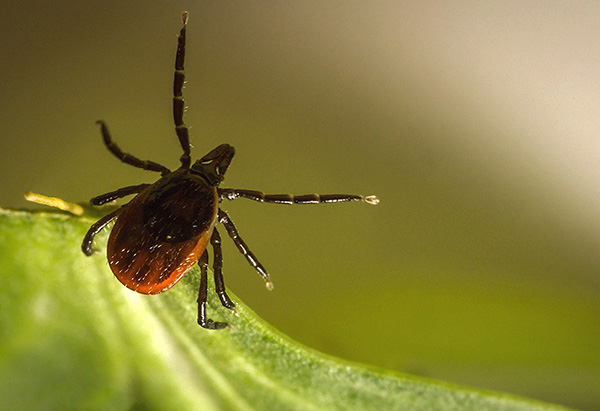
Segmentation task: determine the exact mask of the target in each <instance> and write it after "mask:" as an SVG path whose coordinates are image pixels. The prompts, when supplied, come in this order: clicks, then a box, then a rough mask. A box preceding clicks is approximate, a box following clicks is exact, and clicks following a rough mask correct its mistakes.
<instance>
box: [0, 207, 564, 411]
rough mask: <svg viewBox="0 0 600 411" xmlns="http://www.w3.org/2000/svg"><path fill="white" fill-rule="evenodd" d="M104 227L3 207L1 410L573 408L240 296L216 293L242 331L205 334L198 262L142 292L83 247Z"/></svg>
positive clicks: (224, 313)
mask: <svg viewBox="0 0 600 411" xmlns="http://www.w3.org/2000/svg"><path fill="white" fill-rule="evenodd" d="M92 221H93V220H91V219H89V218H75V217H70V216H67V215H62V214H57V213H40V212H38V213H32V212H23V211H7V210H0V276H1V278H2V283H3V290H2V292H1V293H0V309H1V312H2V316H1V317H0V319H1V320H0V408H2V409H11V410H18V409H24V410H25V409H27V410H29V409H111V410H112V409H132V408H134V409H161V410H170V409H172V410H183V409H185V410H192V409H198V410H212V409H235V410H249V409H277V410H286V409H303V410H311V409H315V410H316V409H319V410H322V409H340V410H350V409H352V410H357V409H374V410H383V409H386V410H387V409H399V410H440V409H441V410H558V409H564V408H562V407H558V406H553V405H547V404H543V403H539V402H535V401H530V400H525V399H520V398H517V397H513V396H509V395H503V394H496V393H490V392H483V391H478V390H474V389H467V388H462V387H456V386H452V385H449V384H445V383H441V382H436V381H432V380H427V379H423V378H417V377H413V376H409V375H404V374H399V373H393V372H387V371H384V370H378V369H374V368H370V367H365V366H360V365H356V364H352V363H348V362H345V361H342V360H339V359H336V358H331V357H328V356H325V355H323V354H320V353H318V352H315V351H312V350H310V349H308V348H306V347H303V346H301V345H299V344H298V343H296V342H294V341H291V340H290V339H288V338H287V337H285V336H284V335H281V334H280V333H278V332H277V331H276V330H274V329H272V328H271V327H270V326H269V325H268V324H266V323H264V322H263V321H262V320H261V319H260V318H258V317H257V316H256V314H255V313H253V312H252V311H251V310H250V309H249V308H247V307H246V306H244V304H243V303H241V302H240V301H239V300H238V299H237V298H236V297H235V296H234V295H233V294H230V296H231V297H232V298H233V300H234V301H235V302H236V304H237V314H238V315H237V316H236V315H234V313H232V312H231V311H229V310H227V309H225V308H223V307H221V306H220V304H219V302H218V299H217V298H216V296H215V295H214V292H212V291H211V292H210V293H209V295H210V297H209V310H210V311H209V314H210V316H211V317H212V318H213V319H215V320H221V321H227V322H229V323H230V324H231V328H230V329H226V330H222V331H207V330H204V329H202V328H201V327H199V326H198V325H197V323H196V313H197V311H196V310H197V308H196V295H197V283H198V272H197V270H193V271H192V272H191V273H190V274H188V275H187V276H186V277H185V278H184V279H183V280H182V281H181V282H180V283H179V284H178V285H177V286H175V287H174V288H173V289H171V290H170V291H169V292H167V293H164V294H160V295H157V296H143V295H139V294H136V293H134V292H131V291H129V290H127V289H126V288H125V287H123V286H121V284H120V283H119V282H118V281H116V280H115V279H114V277H113V276H112V274H111V272H110V269H109V268H108V265H107V263H106V258H105V256H104V255H102V254H98V255H95V256H93V257H85V256H84V255H83V254H82V253H81V250H80V242H81V239H82V237H83V235H84V233H85V232H86V230H87V229H88V227H89V225H90V223H91V222H92ZM99 237H100V238H99V240H98V246H99V247H103V245H104V243H105V241H106V233H103V235H101V236H99ZM317 320H318V319H315V321H317ZM332 326H334V325H332ZM356 332H357V333H360V332H361V330H356ZM374 349H376V347H374Z"/></svg>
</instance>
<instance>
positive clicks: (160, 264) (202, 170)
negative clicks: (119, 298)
mask: <svg viewBox="0 0 600 411" xmlns="http://www.w3.org/2000/svg"><path fill="white" fill-rule="evenodd" d="M182 21H183V27H182V28H181V31H180V32H179V38H178V44H177V53H176V57H175V76H174V81H173V119H174V122H175V132H176V134H177V136H178V138H179V142H180V144H181V147H182V150H183V154H182V155H181V157H180V162H181V166H180V167H179V168H178V169H177V170H175V171H171V170H169V169H168V168H167V167H165V166H162V165H160V164H158V163H155V162H153V161H143V160H140V159H138V158H137V157H134V156H132V155H130V154H127V153H124V152H122V151H121V149H120V148H119V147H118V146H117V145H116V144H115V143H114V142H113V141H112V138H111V135H110V133H109V131H108V128H107V127H106V124H105V123H104V122H103V121H98V123H99V124H100V127H101V133H102V137H103V140H104V144H105V145H106V147H107V148H108V149H109V151H110V152H111V153H113V154H114V155H115V156H116V157H118V158H119V159H120V160H121V161H122V162H124V163H127V164H129V165H132V166H134V167H139V168H143V169H145V170H149V171H156V172H159V173H161V175H162V177H161V178H160V179H159V180H158V181H156V182H155V183H154V184H139V185H136V186H128V187H123V188H120V189H118V190H115V191H112V192H110V193H106V194H103V195H100V196H97V197H94V198H92V199H91V200H90V203H91V204H92V205H102V204H105V203H108V202H111V201H113V200H116V199H118V198H122V197H126V196H129V195H135V197H134V198H133V199H132V200H131V201H130V202H129V203H127V204H125V205H123V206H122V207H120V208H119V209H117V210H115V211H113V212H112V213H110V214H108V215H106V216H105V217H103V218H101V219H100V220H98V221H97V222H96V223H94V224H93V225H92V226H91V227H90V229H89V230H88V232H87V234H86V235H85V237H84V239H83V243H82V245H81V248H82V250H83V252H84V253H85V254H86V255H92V254H93V249H92V246H93V241H94V237H95V236H96V234H98V232H100V230H102V229H103V228H104V227H105V226H106V225H107V224H108V223H110V222H111V221H113V220H115V219H116V222H115V224H114V227H113V229H112V231H111V233H110V236H109V238H108V244H107V258H108V263H109V266H110V268H111V270H112V272H113V273H114V275H115V276H116V277H117V279H118V280H119V281H120V282H121V283H122V284H123V285H125V286H126V287H127V288H129V289H131V290H134V291H137V292H138V293H141V294H159V293H162V292H164V291H166V290H168V289H169V288H171V287H172V286H173V285H175V284H176V283H177V282H178V281H179V280H180V279H181V278H182V277H183V276H184V275H185V273H187V272H188V271H189V270H190V269H191V268H192V267H193V266H194V265H195V264H196V263H197V264H198V265H199V266H200V274H201V276H200V288H199V292H198V323H199V324H200V325H201V326H202V327H204V328H207V329H221V328H224V327H226V326H227V324H226V323H223V322H215V321H212V320H210V319H209V318H208V317H207V314H206V296H207V282H208V279H207V272H208V264H209V261H208V250H207V247H208V245H209V244H210V245H211V246H212V249H213V255H214V259H213V272H214V282H215V290H216V292H217V294H218V296H219V299H220V301H221V304H222V305H223V306H225V307H227V308H229V309H234V308H235V305H234V304H233V302H232V301H231V299H230V298H229V296H228V295H227V293H226V290H225V284H224V281H223V273H222V265H223V257H222V252H221V237H220V235H219V232H218V230H217V227H216V226H217V224H218V223H219V224H222V225H223V226H224V227H225V230H226V231H227V234H228V235H229V237H231V239H232V240H233V242H234V243H235V245H236V246H237V248H238V249H239V250H240V252H241V253H242V254H243V255H244V256H245V257H246V259H247V260H248V262H249V263H250V265H252V267H254V269H255V270H256V271H257V272H258V273H259V275H260V276H261V277H262V278H263V279H264V281H265V283H266V285H267V288H269V289H271V288H272V283H271V281H270V278H269V274H268V273H267V270H266V269H265V268H264V267H263V265H262V264H261V263H260V262H259V261H258V259H257V258H256V257H255V256H254V254H253V253H252V252H251V251H250V250H249V248H248V246H247V245H246V243H245V242H244V240H242V238H241V237H240V235H239V233H238V231H237V228H236V227H235V225H234V224H233V221H232V220H231V218H230V217H229V215H227V213H225V212H224V211H223V210H222V209H220V208H219V204H220V203H221V202H222V201H223V200H235V199H237V198H240V197H242V198H247V199H250V200H254V201H259V202H265V203H275V204H315V203H336V202H343V201H363V202H366V203H369V204H377V203H378V202H379V200H378V199H377V198H376V197H375V196H367V197H363V196H360V195H352V194H325V195H319V194H306V195H300V196H294V195H290V194H265V193H263V192H260V191H255V190H243V189H231V188H220V184H221V182H222V181H223V177H224V175H225V172H226V171H227V168H228V167H229V164H230V163H231V160H232V158H233V156H234V155H235V149H234V148H233V147H232V146H230V145H228V144H221V145H220V146H218V147H216V148H215V149H214V150H212V151H210V152H209V153H208V154H206V155H205V156H204V157H202V158H201V159H200V160H198V161H196V162H195V163H194V164H193V165H191V158H190V143H189V136H188V129H187V127H186V125H185V124H184V122H183V111H184V106H185V104H184V100H183V95H182V89H183V83H184V77H185V75H184V59H185V43H186V26H187V12H184V13H183V15H182ZM190 165H191V166H190Z"/></svg>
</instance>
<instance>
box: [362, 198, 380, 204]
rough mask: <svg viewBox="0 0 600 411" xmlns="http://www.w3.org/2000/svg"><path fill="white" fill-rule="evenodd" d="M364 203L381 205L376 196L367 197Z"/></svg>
mask: <svg viewBox="0 0 600 411" xmlns="http://www.w3.org/2000/svg"><path fill="white" fill-rule="evenodd" d="M364 201H365V203H367V204H372V205H377V204H379V199H378V198H377V197H376V196H366V197H365V199H364Z"/></svg>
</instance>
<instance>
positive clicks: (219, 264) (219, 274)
mask: <svg viewBox="0 0 600 411" xmlns="http://www.w3.org/2000/svg"><path fill="white" fill-rule="evenodd" d="M210 243H211V244H212V246H213V250H214V253H215V260H214V261H213V272H214V274H215V290H216V291H217V295H218V296H219V300H221V304H223V307H227V308H229V309H230V310H233V309H234V308H235V304H234V303H233V302H231V299H230V298H229V296H228V295H227V293H226V292H225V282H224V281H223V251H222V250H221V236H220V235H219V232H218V231H217V229H216V228H215V229H214V230H213V233H212V236H211V237H210Z"/></svg>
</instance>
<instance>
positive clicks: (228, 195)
mask: <svg viewBox="0 0 600 411" xmlns="http://www.w3.org/2000/svg"><path fill="white" fill-rule="evenodd" d="M218 191H219V199H221V200H223V199H225V200H235V199H236V198H240V197H241V198H247V199H249V200H254V201H259V202H261V203H274V204H319V203H341V202H345V201H364V202H365V203H368V204H378V203H379V199H378V198H377V197H375V196H366V197H365V196H361V195H355V194H303V195H292V194H265V193H263V192H262V191H255V190H238V189H234V188H219V189H218Z"/></svg>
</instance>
